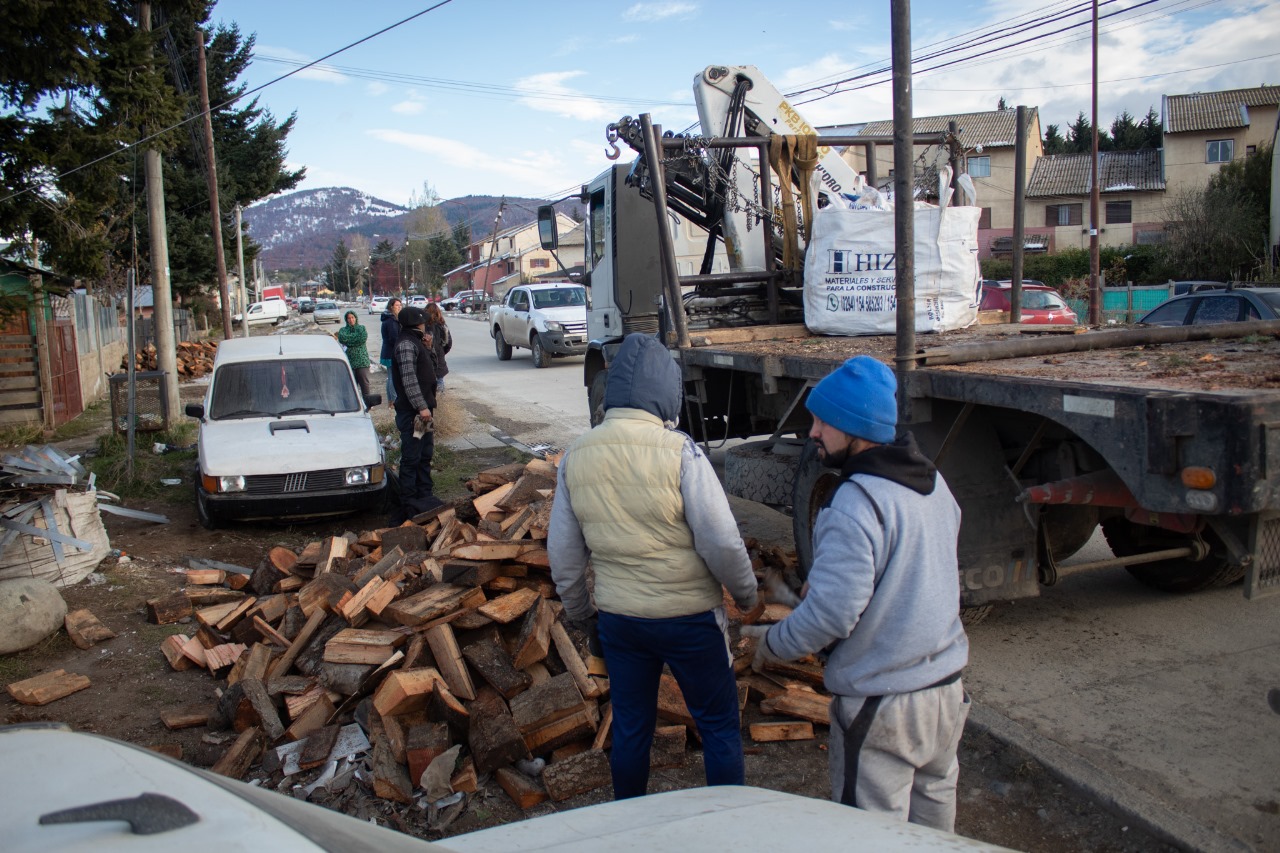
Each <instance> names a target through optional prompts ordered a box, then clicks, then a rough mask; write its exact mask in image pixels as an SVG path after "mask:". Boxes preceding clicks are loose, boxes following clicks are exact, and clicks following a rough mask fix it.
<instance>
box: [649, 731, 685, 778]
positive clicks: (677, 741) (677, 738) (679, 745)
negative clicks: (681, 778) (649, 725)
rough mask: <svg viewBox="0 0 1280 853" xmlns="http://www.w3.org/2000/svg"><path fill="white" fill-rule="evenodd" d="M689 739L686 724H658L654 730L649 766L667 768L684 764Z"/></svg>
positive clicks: (657, 768)
mask: <svg viewBox="0 0 1280 853" xmlns="http://www.w3.org/2000/svg"><path fill="white" fill-rule="evenodd" d="M688 740H689V730H688V729H686V728H685V727H684V726H658V728H656V729H654V731H653V746H652V747H650V748H649V768H650V769H651V770H666V769H669V768H672V767H681V766H683V765H684V750H685V745H686V744H687V743H688Z"/></svg>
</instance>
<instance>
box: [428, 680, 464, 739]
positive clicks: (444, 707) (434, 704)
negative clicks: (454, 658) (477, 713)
mask: <svg viewBox="0 0 1280 853" xmlns="http://www.w3.org/2000/svg"><path fill="white" fill-rule="evenodd" d="M427 709H428V711H429V712H430V713H431V716H432V718H433V719H436V720H441V721H443V722H446V723H448V724H449V726H450V727H451V728H452V730H453V731H455V732H457V733H458V734H459V735H462V736H465V735H466V733H467V730H468V729H469V728H470V727H471V714H470V712H469V711H467V706H466V705H463V704H462V703H461V702H460V701H458V698H457V697H456V696H454V695H453V693H452V692H450V690H449V688H448V687H445V686H444V684H443V683H437V684H436V685H435V686H434V687H433V688H432V689H431V700H430V702H428V703H427Z"/></svg>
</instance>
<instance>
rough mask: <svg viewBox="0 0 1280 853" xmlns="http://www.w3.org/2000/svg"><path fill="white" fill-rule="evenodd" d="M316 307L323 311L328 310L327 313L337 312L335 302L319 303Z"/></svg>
mask: <svg viewBox="0 0 1280 853" xmlns="http://www.w3.org/2000/svg"><path fill="white" fill-rule="evenodd" d="M316 307H317V308H324V309H326V310H329V311H337V310H338V303H336V302H321V303H320V304H319V305H317V306H316Z"/></svg>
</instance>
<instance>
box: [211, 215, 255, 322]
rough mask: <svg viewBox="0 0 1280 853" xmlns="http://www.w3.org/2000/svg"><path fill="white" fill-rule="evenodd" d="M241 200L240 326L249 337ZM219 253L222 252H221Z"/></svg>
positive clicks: (238, 249)
mask: <svg viewBox="0 0 1280 853" xmlns="http://www.w3.org/2000/svg"><path fill="white" fill-rule="evenodd" d="M240 212H241V211H240V202H236V275H238V276H239V277H240V320H241V323H240V327H241V330H242V333H243V335H244V337H246V338H247V337H249V300H248V299H247V298H246V297H247V296H248V293H249V288H248V287H247V286H246V285H245V283H244V240H243V238H242V236H241V235H242V234H243V233H244V228H243V226H242V225H241V219H240ZM218 254H219V255H221V254H222V253H221V252H219V253H218Z"/></svg>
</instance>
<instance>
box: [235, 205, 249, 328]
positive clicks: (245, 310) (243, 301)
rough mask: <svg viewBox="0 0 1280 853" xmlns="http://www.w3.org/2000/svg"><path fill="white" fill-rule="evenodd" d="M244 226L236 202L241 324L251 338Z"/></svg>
mask: <svg viewBox="0 0 1280 853" xmlns="http://www.w3.org/2000/svg"><path fill="white" fill-rule="evenodd" d="M243 234H244V226H243V225H242V224H241V219H240V203H239V202H236V275H238V276H239V277H240V317H241V318H242V319H243V322H242V323H241V324H240V327H241V329H243V330H244V336H245V337H246V338H247V337H249V300H248V298H247V297H248V294H249V288H248V286H247V285H246V284H245V283H244V239H243V236H242V235H243Z"/></svg>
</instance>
